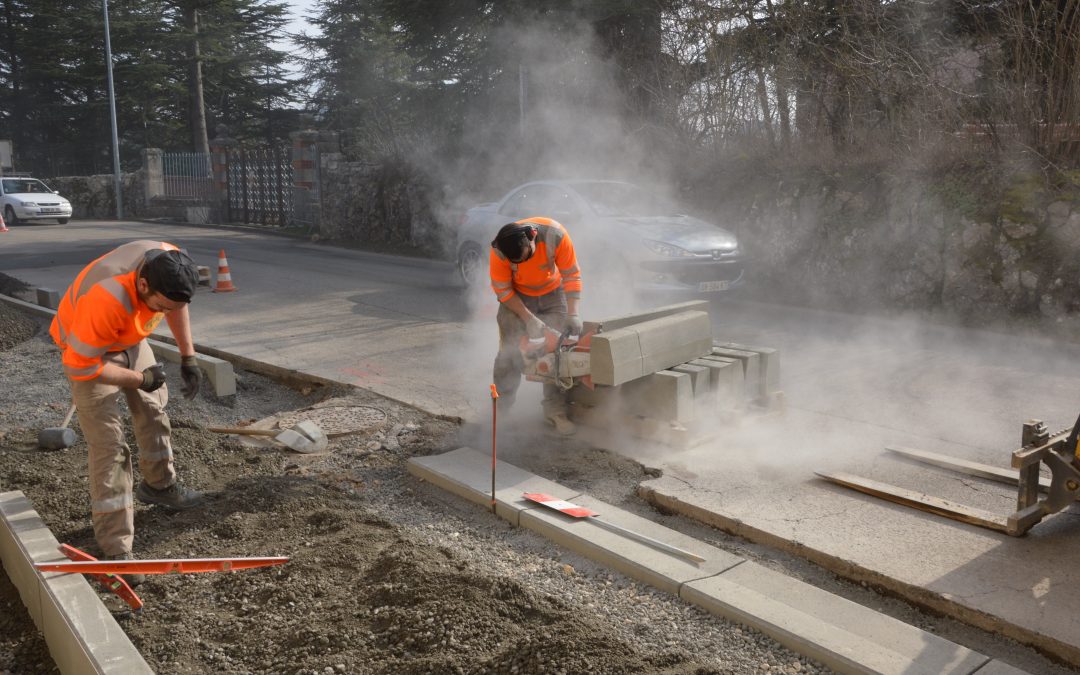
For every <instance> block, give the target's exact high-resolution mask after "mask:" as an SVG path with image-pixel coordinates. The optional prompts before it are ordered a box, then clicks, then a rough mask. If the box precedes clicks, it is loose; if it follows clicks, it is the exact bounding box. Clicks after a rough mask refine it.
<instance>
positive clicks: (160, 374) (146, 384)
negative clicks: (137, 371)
mask: <svg viewBox="0 0 1080 675" xmlns="http://www.w3.org/2000/svg"><path fill="white" fill-rule="evenodd" d="M163 384H165V364H164V363H155V364H154V365H152V366H150V367H149V368H147V369H146V370H144V371H142V384H140V385H139V389H142V390H143V391H157V390H158V389H160V388H161V385H163Z"/></svg>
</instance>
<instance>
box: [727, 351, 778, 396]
mask: <svg viewBox="0 0 1080 675" xmlns="http://www.w3.org/2000/svg"><path fill="white" fill-rule="evenodd" d="M713 345H714V346H716V347H721V348H723V349H737V350H740V351H744V352H754V353H756V354H758V355H759V363H758V366H759V368H760V369H761V378H760V382H761V386H760V391H759V392H758V396H760V397H761V398H768V396H769V394H772V393H773V392H775V391H777V390H779V389H780V351H779V350H777V349H772V348H771V347H755V346H753V345H743V344H739V343H737V342H719V341H716V342H713Z"/></svg>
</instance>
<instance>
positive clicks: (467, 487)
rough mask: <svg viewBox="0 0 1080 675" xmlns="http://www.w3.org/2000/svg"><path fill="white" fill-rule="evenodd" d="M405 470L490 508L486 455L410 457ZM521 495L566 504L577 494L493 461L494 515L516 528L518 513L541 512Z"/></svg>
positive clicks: (465, 450)
mask: <svg viewBox="0 0 1080 675" xmlns="http://www.w3.org/2000/svg"><path fill="white" fill-rule="evenodd" d="M407 466H408V469H409V473H411V474H412V475H414V476H416V477H417V478H422V479H424V480H426V481H428V482H429V483H432V484H434V485H437V486H439V487H440V488H442V489H443V490H446V491H447V492H452V493H453V494H456V495H458V496H459V497H462V498H464V499H466V500H468V501H470V502H473V503H474V504H479V505H481V506H485V507H488V508H490V507H491V454H490V453H482V452H480V451H479V450H474V449H473V448H470V447H461V448H458V449H457V450H452V451H450V452H447V453H444V454H441V455H428V456H427V457H413V458H411V459H409V461H408V463H407ZM525 492H543V493H545V494H549V495H551V496H552V497H555V498H557V499H567V500H569V499H573V498H574V497H577V496H578V495H579V494H581V493H580V492H578V491H576V490H571V489H570V488H566V487H563V486H562V485H559V484H558V483H553V482H551V481H549V480H547V479H546V478H541V477H540V476H537V475H536V474H532V473H529V472H528V471H525V470H524V469H519V468H518V467H516V466H514V465H512V464H507V463H505V462H503V461H501V460H500V461H496V462H495V514H496V515H498V516H500V517H502V518H505V519H506V520H508V521H510V522H511V523H513V524H514V525H517V524H518V521H519V519H520V516H521V512H522V511H525V510H527V509H531V508H544V507H542V506H540V505H539V504H537V503H536V502H531V501H529V500H527V499H525V498H524V497H522V496H521V495H522V494H523V493H525Z"/></svg>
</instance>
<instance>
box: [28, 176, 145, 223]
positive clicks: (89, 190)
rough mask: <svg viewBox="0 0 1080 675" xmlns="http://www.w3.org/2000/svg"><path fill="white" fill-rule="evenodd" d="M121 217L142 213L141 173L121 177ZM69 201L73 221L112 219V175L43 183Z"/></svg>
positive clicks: (114, 199) (51, 180) (143, 213)
mask: <svg viewBox="0 0 1080 675" xmlns="http://www.w3.org/2000/svg"><path fill="white" fill-rule="evenodd" d="M121 181H122V187H121V191H122V198H123V211H124V217H125V218H138V217H140V216H142V215H145V213H146V199H145V196H144V190H143V183H144V181H143V177H142V171H136V172H133V173H125V174H121ZM45 182H46V183H47V184H48V185H49V186H50V187H51V188H52V189H54V190H56V191H57V192H59V193H60V195H61V196H63V197H66V198H67V200H68V201H70V202H71V208H72V217H73V218H100V219H112V218H116V192H115V190H114V188H113V177H112V174H108V175H99V176H63V177H60V178H50V179H48V180H46V181H45Z"/></svg>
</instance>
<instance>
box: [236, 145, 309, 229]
mask: <svg viewBox="0 0 1080 675" xmlns="http://www.w3.org/2000/svg"><path fill="white" fill-rule="evenodd" d="M227 162H228V163H227V165H226V173H227V183H228V193H229V194H228V199H227V203H228V207H229V213H228V217H229V222H233V223H236V222H242V223H251V224H256V225H275V226H278V227H286V226H288V225H291V224H292V193H293V190H292V185H293V166H292V160H291V154H290V152H289V149H287V148H282V147H270V148H238V149H236V150H230V151H229V153H228V159H227Z"/></svg>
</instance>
